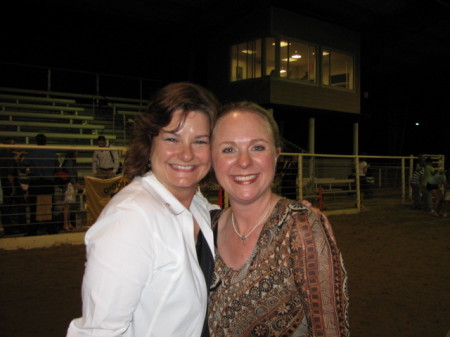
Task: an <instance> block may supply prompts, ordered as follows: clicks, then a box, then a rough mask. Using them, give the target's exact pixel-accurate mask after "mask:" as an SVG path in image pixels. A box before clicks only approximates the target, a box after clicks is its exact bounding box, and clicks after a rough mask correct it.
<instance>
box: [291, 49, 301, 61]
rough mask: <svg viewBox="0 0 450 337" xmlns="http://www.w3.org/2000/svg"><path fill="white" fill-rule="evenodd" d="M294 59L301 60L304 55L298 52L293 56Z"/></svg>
mask: <svg viewBox="0 0 450 337" xmlns="http://www.w3.org/2000/svg"><path fill="white" fill-rule="evenodd" d="M291 57H292V58H293V59H301V58H302V55H300V54H299V53H298V52H297V51H295V52H294V55H292V56H291Z"/></svg>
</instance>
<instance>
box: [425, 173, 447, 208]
mask: <svg viewBox="0 0 450 337" xmlns="http://www.w3.org/2000/svg"><path fill="white" fill-rule="evenodd" d="M448 188H449V184H448V182H447V177H446V175H445V171H439V172H436V173H435V174H434V175H433V176H432V177H431V178H430V180H429V182H428V183H427V190H428V192H430V193H431V195H432V196H433V198H434V202H433V209H432V210H431V215H433V216H443V215H445V217H447V212H446V209H445V207H443V206H445V204H444V195H445V194H444V193H445V191H446V190H447V189H448Z"/></svg>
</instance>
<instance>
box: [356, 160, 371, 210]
mask: <svg viewBox="0 0 450 337" xmlns="http://www.w3.org/2000/svg"><path fill="white" fill-rule="evenodd" d="M358 165H359V167H358V171H359V186H360V190H361V206H362V203H363V201H364V196H365V194H366V192H367V188H368V185H367V180H366V175H367V171H368V170H369V167H370V165H369V164H368V163H367V161H366V160H365V159H364V158H361V159H360V160H359V163H358Z"/></svg>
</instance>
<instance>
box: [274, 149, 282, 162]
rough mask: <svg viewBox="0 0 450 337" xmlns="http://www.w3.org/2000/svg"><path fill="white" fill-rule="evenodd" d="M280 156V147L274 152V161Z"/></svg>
mask: <svg viewBox="0 0 450 337" xmlns="http://www.w3.org/2000/svg"><path fill="white" fill-rule="evenodd" d="M280 154H281V147H277V148H276V151H275V161H278V158H279V157H280Z"/></svg>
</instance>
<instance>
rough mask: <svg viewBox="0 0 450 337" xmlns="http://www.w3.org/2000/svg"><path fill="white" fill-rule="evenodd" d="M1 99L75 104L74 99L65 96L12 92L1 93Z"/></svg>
mask: <svg viewBox="0 0 450 337" xmlns="http://www.w3.org/2000/svg"><path fill="white" fill-rule="evenodd" d="M0 99H2V100H14V101H16V102H20V101H24V102H46V103H55V104H75V103H76V101H75V100H74V99H65V98H52V97H43V96H26V95H11V94H0Z"/></svg>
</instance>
